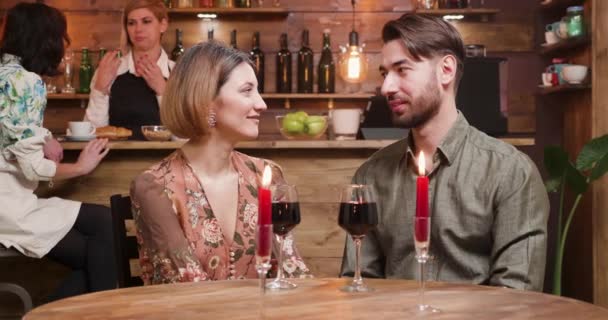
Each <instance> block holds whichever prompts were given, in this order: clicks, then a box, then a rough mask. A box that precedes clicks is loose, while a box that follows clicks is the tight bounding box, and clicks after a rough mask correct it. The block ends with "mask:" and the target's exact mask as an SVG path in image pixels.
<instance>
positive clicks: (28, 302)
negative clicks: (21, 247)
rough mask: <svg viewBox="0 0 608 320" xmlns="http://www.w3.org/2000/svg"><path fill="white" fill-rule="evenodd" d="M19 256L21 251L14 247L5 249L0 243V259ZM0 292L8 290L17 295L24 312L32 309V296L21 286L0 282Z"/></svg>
mask: <svg viewBox="0 0 608 320" xmlns="http://www.w3.org/2000/svg"><path fill="white" fill-rule="evenodd" d="M20 256H23V255H22V254H21V252H19V251H17V250H15V249H7V248H5V247H4V246H3V245H1V244H0V259H2V258H8V257H20ZM0 292H10V293H13V294H15V295H17V296H18V297H19V299H21V302H22V303H23V311H24V313H27V312H29V311H30V310H32V297H31V296H30V294H29V293H28V292H27V290H25V289H24V288H23V287H22V286H20V285H18V284H16V283H9V282H0Z"/></svg>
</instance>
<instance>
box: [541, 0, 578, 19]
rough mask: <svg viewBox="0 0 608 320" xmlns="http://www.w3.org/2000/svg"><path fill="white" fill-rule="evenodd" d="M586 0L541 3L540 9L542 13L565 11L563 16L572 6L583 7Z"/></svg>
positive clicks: (559, 0)
mask: <svg viewBox="0 0 608 320" xmlns="http://www.w3.org/2000/svg"><path fill="white" fill-rule="evenodd" d="M584 2H585V1H584V0H551V1H549V2H546V1H543V2H541V3H540V8H541V10H542V11H557V10H558V9H563V10H564V12H563V14H564V15H565V14H566V11H565V10H566V8H567V7H570V6H582V5H583V3H584Z"/></svg>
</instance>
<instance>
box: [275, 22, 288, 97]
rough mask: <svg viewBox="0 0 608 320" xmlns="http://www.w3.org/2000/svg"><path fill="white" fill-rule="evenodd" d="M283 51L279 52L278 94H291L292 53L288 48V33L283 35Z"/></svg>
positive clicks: (281, 43) (281, 40)
mask: <svg viewBox="0 0 608 320" xmlns="http://www.w3.org/2000/svg"><path fill="white" fill-rule="evenodd" d="M279 42H280V45H281V50H279V52H277V92H279V93H291V52H289V48H288V46H287V33H283V34H281V38H280V41H279Z"/></svg>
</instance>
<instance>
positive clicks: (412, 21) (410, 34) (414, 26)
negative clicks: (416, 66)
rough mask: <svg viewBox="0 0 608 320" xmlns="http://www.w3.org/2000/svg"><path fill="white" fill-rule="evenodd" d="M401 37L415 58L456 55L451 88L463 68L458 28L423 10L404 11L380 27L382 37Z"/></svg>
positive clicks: (462, 51) (390, 38)
mask: <svg viewBox="0 0 608 320" xmlns="http://www.w3.org/2000/svg"><path fill="white" fill-rule="evenodd" d="M399 39H401V40H403V43H404V44H405V47H406V48H407V50H408V51H409V53H410V54H411V55H412V56H413V57H414V59H416V60H420V58H421V57H423V58H434V57H437V56H444V55H448V54H449V55H452V56H454V57H455V58H456V62H457V67H456V78H455V82H454V91H456V90H457V89H458V84H459V83H460V79H462V74H463V72H464V45H463V43H462V38H461V37H460V33H458V30H456V28H454V26H452V25H451V24H450V23H449V22H446V21H445V20H443V19H442V18H439V17H435V16H431V15H426V14H410V13H406V14H404V15H402V16H401V17H400V18H399V19H396V20H391V21H389V22H387V23H386V24H385V25H384V27H383V28H382V41H384V43H387V42H389V41H392V40H399Z"/></svg>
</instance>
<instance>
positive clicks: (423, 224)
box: [414, 217, 440, 313]
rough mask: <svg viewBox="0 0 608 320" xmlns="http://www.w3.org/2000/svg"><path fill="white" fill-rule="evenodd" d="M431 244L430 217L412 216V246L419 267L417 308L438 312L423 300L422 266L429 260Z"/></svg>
mask: <svg viewBox="0 0 608 320" xmlns="http://www.w3.org/2000/svg"><path fill="white" fill-rule="evenodd" d="M430 244H431V218H430V217H414V246H415V247H416V260H418V266H419V267H420V279H419V284H420V298H419V299H420V301H419V302H418V310H419V311H421V312H431V313H433V312H439V311H440V310H439V309H436V308H434V307H432V306H430V305H428V304H426V303H425V301H424V287H425V280H426V279H425V278H426V274H425V272H424V266H425V264H426V262H427V261H428V260H429V258H430V255H429V247H430Z"/></svg>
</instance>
